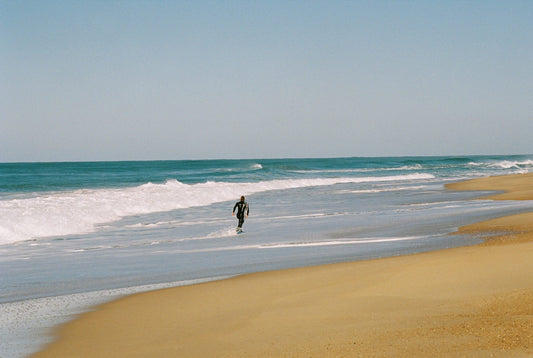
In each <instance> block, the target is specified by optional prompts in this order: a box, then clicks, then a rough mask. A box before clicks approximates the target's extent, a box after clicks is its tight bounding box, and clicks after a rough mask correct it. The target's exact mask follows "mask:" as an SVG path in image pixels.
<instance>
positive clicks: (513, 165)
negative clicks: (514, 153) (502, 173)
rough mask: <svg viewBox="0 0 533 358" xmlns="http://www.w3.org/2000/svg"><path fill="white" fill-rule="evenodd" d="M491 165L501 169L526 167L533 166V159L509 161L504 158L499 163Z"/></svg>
mask: <svg viewBox="0 0 533 358" xmlns="http://www.w3.org/2000/svg"><path fill="white" fill-rule="evenodd" d="M489 166H491V167H495V168H501V169H512V168H515V169H525V168H531V167H533V160H524V161H509V160H504V161H501V162H497V163H492V164H490V165H489Z"/></svg>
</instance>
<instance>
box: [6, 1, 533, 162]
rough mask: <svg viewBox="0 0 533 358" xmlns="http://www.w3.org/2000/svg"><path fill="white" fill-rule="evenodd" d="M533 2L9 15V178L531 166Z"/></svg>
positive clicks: (128, 6) (63, 4) (124, 5)
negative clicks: (397, 161) (61, 168)
mask: <svg viewBox="0 0 533 358" xmlns="http://www.w3.org/2000/svg"><path fill="white" fill-rule="evenodd" d="M532 19H533V1H527V0H524V1H514V0H502V1H490V0H487V1H453V0H446V1H425V0H424V1H416V0H412V1H355V0H354V1H340V0H339V1H331V0H328V1H313V0H309V1H304V0H301V1H276V0H265V1H251V0H250V1H158V0H153V1H125V0H124V1H112V0H110V1H109V0H102V1H99V0H93V1H70V0H58V1H54V0H49V1H31V0H30V1H22V0H21V1H18V0H13V1H8V0H0V162H19V161H21V162H27V161H30V162H31V161H93V160H95V161H96V160H158V159H176V160H181V159H224V158H289V157H291V158H295V157H355V156H406V155H475V154H491V155H492V154H531V153H533V140H532V138H533V21H532Z"/></svg>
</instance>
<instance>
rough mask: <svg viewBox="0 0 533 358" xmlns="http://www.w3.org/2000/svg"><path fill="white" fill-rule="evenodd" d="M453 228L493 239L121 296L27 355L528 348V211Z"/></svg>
mask: <svg viewBox="0 0 533 358" xmlns="http://www.w3.org/2000/svg"><path fill="white" fill-rule="evenodd" d="M528 182H529V183H528ZM530 182H533V174H520V175H511V176H503V177H492V179H491V178H479V179H473V180H471V181H467V182H460V183H453V184H448V185H447V186H446V187H447V188H448V189H452V190H499V191H501V190H504V191H505V193H503V194H495V195H491V196H490V197H489V198H490V199H494V200H531V199H533V183H530ZM511 198H512V199H511ZM459 232H460V233H461V232H464V233H480V235H482V233H484V235H489V236H490V237H489V238H486V241H485V243H484V244H480V245H475V246H467V247H460V248H452V249H445V250H439V251H432V252H426V253H419V254H411V255H406V256H396V257H388V258H382V259H374V260H367V261H356V262H349V263H337V264H329V265H322V266H311V267H305V268H297V269H288V270H281V271H270V272H262V273H254V274H246V275H242V276H238V277H234V278H230V279H227V280H222V281H214V282H210V283H205V284H204V283H202V284H197V285H192V286H182V287H177V288H169V289H163V290H158V291H151V292H146V293H140V294H134V295H131V296H127V297H124V298H121V299H119V300H116V301H113V302H110V303H107V304H104V305H102V306H99V307H98V308H97V310H96V311H93V312H89V313H86V314H83V315H81V316H80V317H79V318H78V319H76V320H75V321H72V322H69V323H67V324H65V325H63V326H61V327H59V329H58V337H59V339H58V340H56V341H55V342H53V343H51V344H50V345H48V346H47V347H45V349H44V350H43V351H41V352H39V353H36V354H34V355H32V357H55V356H76V357H85V356H87V357H93V356H108V357H125V356H128V357H133V356H155V357H175V356H206V357H210V356H217V357H235V356H250V357H270V356H279V357H285V356H287V357H288V356H290V357H304V356H305V357H308V356H316V357H322V356H326V357H327V356H331V357H337V356H348V357H349V356H398V355H400V356H443V357H444V356H446V357H449V356H465V355H467V356H490V355H491V354H497V355H499V356H501V355H507V356H523V355H531V354H533V316H532V313H531V311H530V307H531V305H532V304H533V275H532V273H533V263H532V261H533V260H531V259H530V258H531V257H532V254H533V213H526V214H518V215H512V216H507V217H503V218H498V219H493V220H487V221H483V222H480V223H477V224H473V225H468V226H465V227H462V228H460V229H459ZM495 244H496V245H495Z"/></svg>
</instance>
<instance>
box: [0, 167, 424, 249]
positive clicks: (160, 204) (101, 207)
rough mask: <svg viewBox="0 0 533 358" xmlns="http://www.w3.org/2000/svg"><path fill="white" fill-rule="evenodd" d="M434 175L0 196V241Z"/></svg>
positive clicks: (174, 184)
mask: <svg viewBox="0 0 533 358" xmlns="http://www.w3.org/2000/svg"><path fill="white" fill-rule="evenodd" d="M432 178H434V176H433V175H431V174H424V173H413V174H409V175H396V176H384V177H360V178H357V177H355V178H322V179H291V180H271V181H262V182H257V183H227V182H206V183H200V184H184V183H181V182H179V181H177V180H168V181H167V182H166V183H164V184H153V183H147V184H144V185H140V186H137V187H132V188H122V189H98V190H97V189H83V190H76V191H70V192H56V193H46V194H36V195H35V196H34V197H31V198H25V199H12V200H0V244H8V243H13V242H18V241H24V240H29V239H34V238H40V237H48V236H62V235H72V234H81V233H88V232H92V231H94V230H96V229H97V225H98V224H104V223H109V222H113V221H116V220H118V219H120V218H123V217H126V216H130V215H142V214H148V213H154V212H164V211H170V210H176V209H183V208H189V207H195V206H206V205H210V204H213V203H217V202H224V201H229V200H233V199H234V198H237V197H240V196H241V195H250V194H254V193H258V192H264V191H271V190H285V189H295V188H303V187H310V186H324V185H334V184H341V183H365V182H391V181H410V180H423V179H432Z"/></svg>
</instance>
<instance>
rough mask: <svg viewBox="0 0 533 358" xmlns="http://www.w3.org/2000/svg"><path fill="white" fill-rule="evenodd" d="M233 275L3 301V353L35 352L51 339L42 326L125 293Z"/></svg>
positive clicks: (9, 356)
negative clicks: (8, 301)
mask: <svg viewBox="0 0 533 358" xmlns="http://www.w3.org/2000/svg"><path fill="white" fill-rule="evenodd" d="M230 277H231V276H220V277H212V278H205V279H196V280H188V281H176V282H168V283H159V284H149V285H143V286H134V287H125V288H119V289H111V290H102V291H93V292H87V293H76V294H71V295H65V296H55V297H45V298H36V299H30V300H24V301H18V302H10V303H3V304H0V337H2V339H0V356H1V357H2V358H18V357H23V356H27V355H29V354H31V353H34V352H36V351H38V350H39V349H40V347H42V346H43V345H45V344H46V343H49V342H50V341H51V338H52V337H51V335H50V333H51V332H50V331H48V330H47V329H46V328H43V327H54V326H58V325H60V324H62V323H65V322H67V321H68V320H70V319H72V318H73V317H74V316H75V315H77V314H80V313H83V312H86V311H89V310H90V309H91V308H92V307H94V306H96V305H100V304H102V303H105V302H108V301H111V300H114V299H117V298H120V297H122V296H125V295H130V294H134V293H138V292H145V291H152V290H158V289H163V288H169V287H177V286H184V285H192V284H195V283H201V282H209V281H214V280H222V279H226V278H230Z"/></svg>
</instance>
